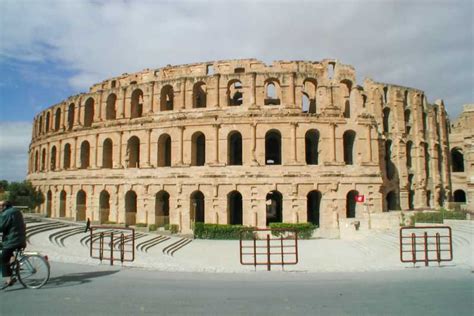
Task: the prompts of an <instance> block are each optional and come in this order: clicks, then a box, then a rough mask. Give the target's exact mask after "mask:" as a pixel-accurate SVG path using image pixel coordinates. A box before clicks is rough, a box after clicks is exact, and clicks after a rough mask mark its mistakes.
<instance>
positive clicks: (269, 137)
mask: <svg viewBox="0 0 474 316" xmlns="http://www.w3.org/2000/svg"><path fill="white" fill-rule="evenodd" d="M265 164H266V165H281V134H280V132H279V131H276V130H271V131H268V132H267V134H266V135H265Z"/></svg>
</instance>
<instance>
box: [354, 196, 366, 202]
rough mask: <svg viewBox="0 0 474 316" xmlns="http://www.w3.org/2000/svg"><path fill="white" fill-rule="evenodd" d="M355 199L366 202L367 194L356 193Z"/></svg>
mask: <svg viewBox="0 0 474 316" xmlns="http://www.w3.org/2000/svg"><path fill="white" fill-rule="evenodd" d="M355 200H356V202H358V203H362V202H365V195H356V197H355Z"/></svg>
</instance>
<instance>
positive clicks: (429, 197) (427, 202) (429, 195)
mask: <svg viewBox="0 0 474 316" xmlns="http://www.w3.org/2000/svg"><path fill="white" fill-rule="evenodd" d="M426 206H428V207H431V191H430V190H428V191H426Z"/></svg>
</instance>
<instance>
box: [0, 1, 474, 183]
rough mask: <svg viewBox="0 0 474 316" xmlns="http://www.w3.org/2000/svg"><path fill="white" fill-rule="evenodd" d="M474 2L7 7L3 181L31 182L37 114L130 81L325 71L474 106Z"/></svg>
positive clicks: (2, 31)
mask: <svg viewBox="0 0 474 316" xmlns="http://www.w3.org/2000/svg"><path fill="white" fill-rule="evenodd" d="M473 12H474V8H473V2H472V1H469V0H466V1H464V0H459V1H448V0H446V1H444V0H436V1H430V0H418V1H389V0H387V1H384V0H381V1H374V0H367V1H366V0H361V1H350V0H346V1H291V2H290V1H289V0H288V1H276V0H272V1H270V0H269V1H264V0H261V1H199V0H195V1H174V2H161V1H79V0H78V1H71V0H63V1H59V0H41V1H39V0H38V1H33V0H28V1H25V0H15V1H11V0H1V1H0V78H1V79H0V179H3V178H6V179H8V180H22V179H23V178H24V177H25V175H26V161H27V151H28V144H29V141H30V138H31V121H32V119H33V117H34V115H35V114H36V113H38V112H39V111H41V110H43V109H45V108H46V107H48V106H51V105H53V104H55V103H58V102H61V101H62V100H64V99H66V98H67V97H68V96H70V95H73V94H76V93H79V92H84V91H87V90H88V88H89V87H90V86H91V85H92V84H94V83H97V82H99V81H102V80H104V79H106V78H109V77H111V76H116V75H119V74H121V73H124V72H128V73H132V72H135V71H139V70H142V69H144V68H158V67H162V66H165V65H167V64H172V65H177V64H185V63H192V62H202V61H209V60H216V59H233V58H250V57H253V58H257V59H260V60H262V61H265V62H271V61H273V60H281V59H287V60H321V59H324V58H336V59H339V60H340V61H341V62H343V63H346V64H351V65H353V66H354V67H355V69H356V72H357V74H358V78H357V79H358V83H359V84H362V81H363V79H364V78H365V77H371V78H373V79H374V80H376V81H381V82H388V83H395V84H399V85H405V86H410V87H415V88H419V89H421V90H424V91H425V92H426V95H427V97H428V100H429V101H430V102H433V101H434V100H436V99H444V101H445V104H446V107H447V110H448V113H449V115H450V117H451V118H455V117H456V116H457V115H459V113H460V112H461V109H462V105H463V104H465V103H472V102H473V101H474V97H473V90H474V89H473V87H474V79H473V76H474V66H473V60H474V58H473V56H474V39H473V37H474V36H473V30H474V26H473Z"/></svg>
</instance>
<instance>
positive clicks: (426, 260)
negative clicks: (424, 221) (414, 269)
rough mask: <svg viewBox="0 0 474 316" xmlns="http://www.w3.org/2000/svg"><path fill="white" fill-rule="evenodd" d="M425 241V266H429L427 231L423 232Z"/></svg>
mask: <svg viewBox="0 0 474 316" xmlns="http://www.w3.org/2000/svg"><path fill="white" fill-rule="evenodd" d="M423 237H424V243H425V267H427V266H428V233H427V232H426V231H425V233H424V234H423Z"/></svg>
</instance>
